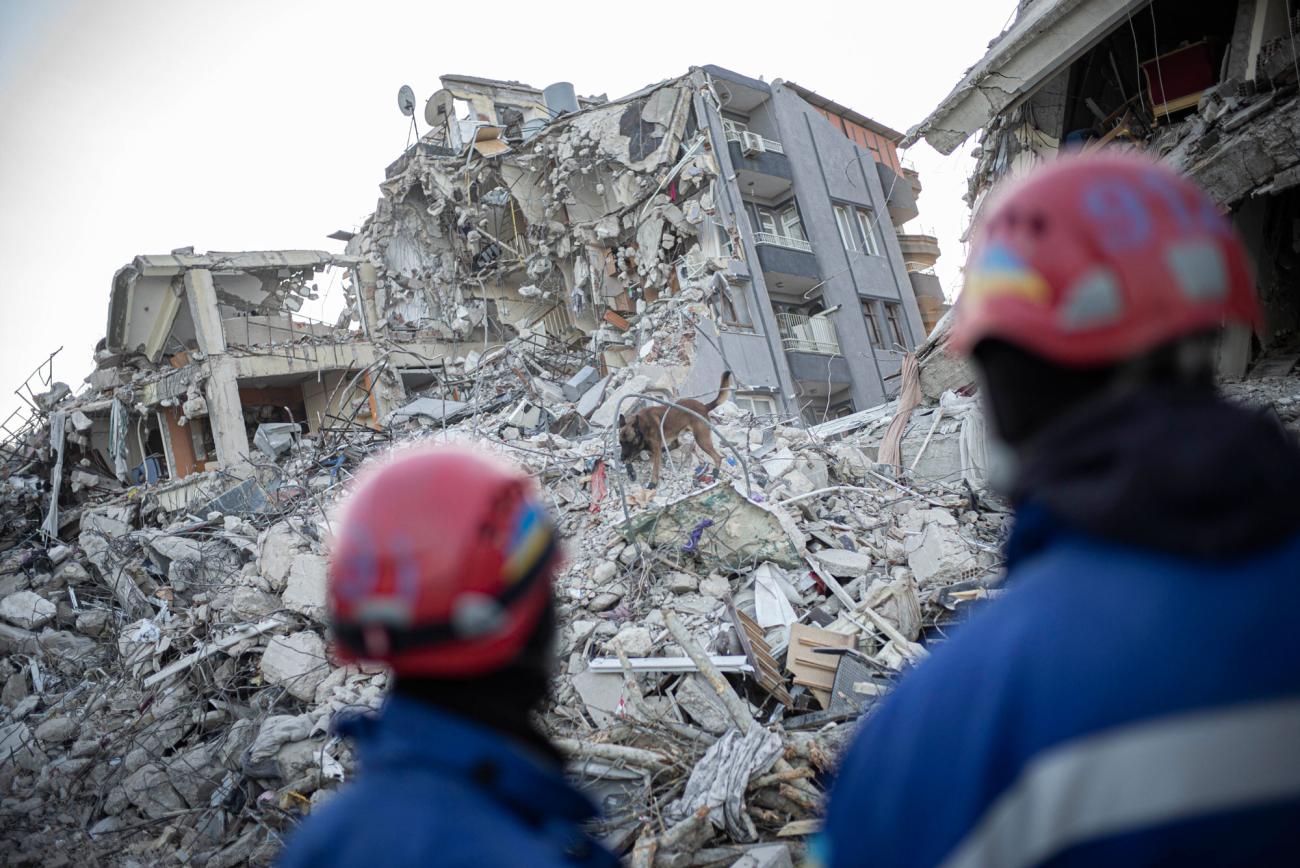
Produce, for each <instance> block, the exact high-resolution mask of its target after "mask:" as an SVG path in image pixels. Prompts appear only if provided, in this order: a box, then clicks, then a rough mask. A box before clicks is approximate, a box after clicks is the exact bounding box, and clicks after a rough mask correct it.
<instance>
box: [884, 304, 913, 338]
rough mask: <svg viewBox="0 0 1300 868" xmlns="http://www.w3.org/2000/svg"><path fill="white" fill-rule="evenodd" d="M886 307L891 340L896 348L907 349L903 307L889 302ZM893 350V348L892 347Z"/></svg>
mask: <svg viewBox="0 0 1300 868" xmlns="http://www.w3.org/2000/svg"><path fill="white" fill-rule="evenodd" d="M884 305H885V320H886V322H888V323H889V338H890V340H892V341H893V342H894V345H895V346H899V347H905V346H907V344H908V342H907V339H906V338H904V337H903V306H902V305H901V304H899V303H898V302H896V301H887V302H885V303H884ZM890 349H893V347H890Z"/></svg>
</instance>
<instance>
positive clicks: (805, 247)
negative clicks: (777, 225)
mask: <svg viewBox="0 0 1300 868" xmlns="http://www.w3.org/2000/svg"><path fill="white" fill-rule="evenodd" d="M754 243H755V244H772V245H774V246H776V247H785V248H788V249H790V250H802V251H803V252H804V253H812V245H811V244H809V243H808V242H807V241H804V240H803V239H801V238H790V237H788V236H785V235H778V234H776V233H775V232H755V233H754Z"/></svg>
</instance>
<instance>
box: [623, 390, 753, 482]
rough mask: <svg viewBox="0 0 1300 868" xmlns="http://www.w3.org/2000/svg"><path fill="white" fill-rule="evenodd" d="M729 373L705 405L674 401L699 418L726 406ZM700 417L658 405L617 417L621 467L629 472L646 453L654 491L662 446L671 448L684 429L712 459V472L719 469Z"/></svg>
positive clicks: (717, 457)
mask: <svg viewBox="0 0 1300 868" xmlns="http://www.w3.org/2000/svg"><path fill="white" fill-rule="evenodd" d="M731 389H732V382H731V371H723V372H722V382H721V383H719V384H718V396H717V397H716V398H714V399H713V400H712V401H710V402H709V403H707V404H705V403H704V402H702V401H696V400H695V399H693V398H683V399H681V400H680V401H676V402H675V403H677V404H678V405H680V406H681V407H685V408H687V409H690V410H694V411H695V412H696V413H699V414H700V416H703V417H707V416H708V415H709V413H711V412H713V410H714V408H716V407H717V406H718V405H719V404H724V403H726V401H727V399H728V398H730V397H731ZM700 416H695V415H694V414H692V413H687V412H684V411H683V410H681V409H679V407H668V406H664V405H662V404H660V405H656V406H653V407H645V408H642V409H640V410H637V411H636V412H635V413H633V414H632V415H631V416H626V417H625V416H624V415H623V414H622V413H620V414H619V416H618V442H619V445H620V446H621V447H623V463H624V464H626V465H627V466H628V468H629V473H630V470H631V467H632V465H631V461H632V459H633V458H634V457H636V455H637V453H639V452H640V451H641V450H642V449H648V450H650V461H651V465H652V468H653V469H652V470H651V472H650V484H649V485H647V486H646V487H647V488H654V487H655V486H656V485H658V484H659V465H660V463H661V462H662V461H663V447H664V444H669V445H675V444H676V443H677V436H678V435H679V434H681V433H682V432H683V431H685V430H686V429H687V428H689V429H691V434H692V435H694V437H695V443H696V445H698V446H699V447H700V448H701V449H703V450H704V451H705V452H707V453H708V454H709V457H710V458H712V459H713V465H714V468H715V472H717V471H720V470H721V469H722V456H721V455H719V454H718V450H717V449H715V448H714V447H713V434H712V433H711V432H710V431H709V426H708V425H707V424H705V422H704V420H703V419H701V418H700Z"/></svg>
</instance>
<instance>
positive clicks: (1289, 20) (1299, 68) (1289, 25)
mask: <svg viewBox="0 0 1300 868" xmlns="http://www.w3.org/2000/svg"><path fill="white" fill-rule="evenodd" d="M1286 30H1287V33H1289V34H1291V63H1292V64H1293V65H1294V66H1295V80H1296V84H1300V59H1297V58H1296V48H1295V18H1294V16H1293V15H1292V14H1291V0H1286Z"/></svg>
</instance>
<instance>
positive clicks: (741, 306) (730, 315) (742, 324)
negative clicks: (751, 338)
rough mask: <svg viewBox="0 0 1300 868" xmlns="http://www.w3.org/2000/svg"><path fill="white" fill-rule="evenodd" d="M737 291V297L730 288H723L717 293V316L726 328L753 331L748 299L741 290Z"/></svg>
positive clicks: (752, 316) (752, 318) (751, 313)
mask: <svg viewBox="0 0 1300 868" xmlns="http://www.w3.org/2000/svg"><path fill="white" fill-rule="evenodd" d="M739 290H740V291H739V296H737V295H736V294H734V293H733V292H732V288H731V286H724V287H723V288H722V289H721V290H720V291H719V292H718V316H719V318H720V319H721V320H722V325H723V326H725V327H727V328H730V329H745V330H748V331H753V330H754V314H753V312H752V311H750V309H749V298H748V297H747V296H746V295H745V293H744V289H743V288H739ZM738 299H739V300H738Z"/></svg>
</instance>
